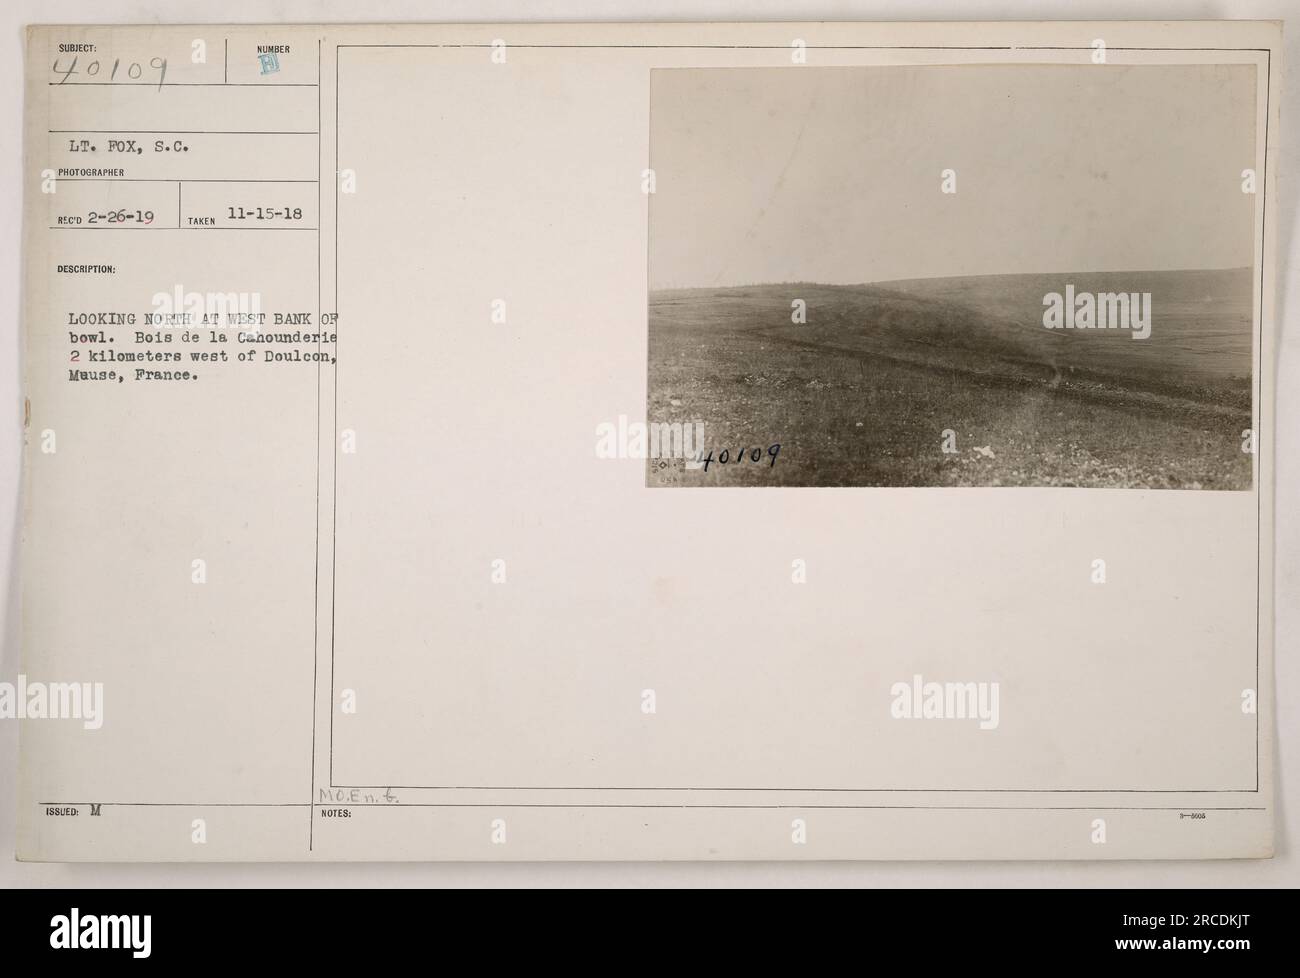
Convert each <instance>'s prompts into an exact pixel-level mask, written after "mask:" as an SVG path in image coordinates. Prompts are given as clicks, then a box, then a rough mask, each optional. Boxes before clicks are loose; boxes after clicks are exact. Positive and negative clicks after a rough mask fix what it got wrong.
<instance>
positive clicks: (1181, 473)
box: [647, 269, 1252, 489]
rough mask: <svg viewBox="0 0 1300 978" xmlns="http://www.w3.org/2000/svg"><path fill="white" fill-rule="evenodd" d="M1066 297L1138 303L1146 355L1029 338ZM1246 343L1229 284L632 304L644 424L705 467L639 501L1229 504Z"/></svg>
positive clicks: (1116, 284) (1244, 416)
mask: <svg viewBox="0 0 1300 978" xmlns="http://www.w3.org/2000/svg"><path fill="white" fill-rule="evenodd" d="M1067 282H1069V283H1073V284H1074V286H1075V288H1076V290H1078V291H1080V292H1082V291H1094V292H1102V291H1124V292H1150V293H1151V294H1152V307H1153V317H1152V319H1153V325H1152V331H1151V336H1150V337H1149V338H1148V339H1145V340H1136V339H1134V338H1133V337H1132V336H1131V335H1130V334H1129V332H1128V331H1127V330H1079V331H1076V330H1048V329H1045V328H1044V327H1043V325H1042V315H1043V296H1044V294H1045V293H1047V292H1052V291H1057V292H1062V291H1064V288H1065V285H1066V283H1067ZM795 299H802V300H803V301H804V302H806V303H807V322H806V323H805V324H796V323H793V322H792V321H791V302H792V301H793V300H795ZM1250 324H1251V273H1250V271H1249V270H1248V269H1233V270H1226V271H1218V270H1215V271H1188V272H1131V273H1119V272H1114V273H1081V274H1077V275H1069V274H1053V275H999V276H983V277H979V278H950V279H928V280H911V281H905V282H890V283H883V284H879V285H817V284H810V283H794V284H779V285H759V286H744V287H732V288H719V289H684V290H662V291H657V292H652V293H651V296H650V310H649V388H648V389H649V395H648V404H647V420H648V421H650V422H651V423H659V422H669V423H673V422H683V423H690V422H703V423H704V425H705V430H706V438H705V445H704V448H705V451H706V453H707V452H708V450H709V449H712V450H713V457H714V459H715V461H713V462H711V463H710V465H709V466H708V469H707V471H704V470H702V469H692V468H688V467H687V466H686V465H685V464H684V463H683V462H681V461H678V460H666V461H665V460H651V461H650V462H649V463H648V466H647V484H648V485H651V486H695V485H699V486H716V485H723V486H726V485H784V486H944V485H967V486H998V485H1011V486H1107V487H1139V488H1182V489H1245V488H1249V487H1250V484H1251V456H1250V455H1248V454H1246V453H1245V452H1243V451H1242V432H1243V430H1244V429H1247V428H1249V427H1250V424H1251V391H1252V384H1251V325H1250ZM945 430H951V431H952V432H954V433H955V436H956V438H955V447H956V449H957V451H955V452H948V453H946V452H944V451H943V450H942V449H943V432H944V431H945ZM776 443H779V444H780V445H781V449H780V453H779V456H778V459H777V462H776V464H775V465H774V466H771V465H769V464H768V462H767V460H766V459H765V460H764V461H761V462H758V463H754V462H751V461H748V458H749V456H748V455H747V456H746V459H747V460H746V461H745V462H736V461H735V460H734V458H735V455H736V452H737V449H739V448H742V447H745V448H755V447H761V448H763V449H764V451H765V452H766V449H767V448H768V447H769V446H770V445H772V444H776ZM722 449H728V463H727V464H719V463H718V462H717V461H716V460H717V458H718V457H719V454H720V452H721V450H722Z"/></svg>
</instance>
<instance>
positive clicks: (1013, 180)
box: [650, 65, 1257, 288]
mask: <svg viewBox="0 0 1300 978" xmlns="http://www.w3.org/2000/svg"><path fill="white" fill-rule="evenodd" d="M650 104H651V119H650V129H651V132H650V157H651V164H650V165H651V166H652V167H653V168H654V170H655V176H656V192H655V194H654V195H653V196H652V197H651V199H650V285H651V288H670V287H689V286H709V285H738V284H747V283H757V282H780V281H816V282H839V283H843V282H880V281H887V280H890V279H900V278H922V277H930V276H946V275H982V274H999V273H1010V272H1087V271H1123V270H1139V269H1141V270H1146V269H1181V268H1232V267H1239V266H1244V265H1249V264H1251V262H1252V256H1253V244H1252V236H1253V230H1252V228H1253V218H1252V213H1253V212H1252V206H1253V204H1254V203H1255V202H1256V200H1257V198H1255V197H1251V196H1249V195H1246V194H1243V193H1242V192H1241V171H1242V170H1243V169H1246V168H1247V167H1253V166H1255V165H1256V162H1255V160H1254V159H1253V151H1254V145H1255V69H1254V67H1253V66H1250V65H1196V66H1182V65H1177V66H1173V65H1171V66H1134V67H1128V66H1118V65H1105V66H1092V65H1081V66H1065V65H1033V66H1023V65H1014V66H1013V65H980V66H937V67H870V68H813V67H807V66H792V67H790V68H709V69H663V70H656V71H654V72H653V73H652V78H651V103H650ZM946 168H951V169H953V170H956V172H957V193H956V194H953V195H947V194H943V193H940V172H941V171H942V170H944V169H946Z"/></svg>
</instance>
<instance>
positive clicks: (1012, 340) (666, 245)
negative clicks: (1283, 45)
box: [646, 64, 1259, 490]
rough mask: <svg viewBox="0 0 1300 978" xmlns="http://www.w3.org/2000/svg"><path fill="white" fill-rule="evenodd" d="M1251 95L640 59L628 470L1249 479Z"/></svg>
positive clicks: (1158, 69)
mask: <svg viewBox="0 0 1300 978" xmlns="http://www.w3.org/2000/svg"><path fill="white" fill-rule="evenodd" d="M1257 84H1258V79H1257V77H1256V69H1255V66H1254V65H1241V64H1172V65H1128V66H1110V67H1109V68H1108V69H1107V70H1105V71H1098V70H1096V69H1095V68H1094V66H1093V65H1091V64H1071V65H1064V64H1055V65H1039V64H1032V65H1011V64H1001V65H924V66H908V67H882V66H850V67H843V66H841V67H805V68H802V69H800V70H790V69H786V68H704V69H664V70H658V71H655V72H653V77H652V79H651V101H650V154H651V161H652V162H651V168H652V171H653V175H654V180H655V187H654V193H653V195H652V196H651V197H650V229H649V237H650V241H649V286H650V293H649V343H648V355H649V369H648V395H647V406H646V407H647V422H648V428H649V433H650V434H651V435H652V436H657V437H656V438H655V441H656V442H657V444H653V445H651V446H650V448H651V451H650V452H649V454H650V458H649V461H648V463H647V484H648V485H651V486H674V487H680V486H688V487H689V486H1085V487H1114V488H1141V489H1238V490H1239V489H1249V488H1250V486H1251V484H1252V464H1251V461H1252V454H1251V450H1252V446H1251V444H1250V440H1251V427H1252V398H1253V391H1254V381H1253V370H1252V362H1253V358H1254V351H1253V344H1252V337H1253V329H1252V324H1253V309H1254V302H1255V290H1254V287H1255V283H1256V281H1257V279H1258V274H1257V272H1256V268H1255V266H1256V262H1255V246H1256V240H1255V228H1256V215H1257V208H1258V207H1259V196H1258V194H1257V193H1255V190H1256V182H1257V179H1258V177H1257V173H1256V169H1255V168H1256V161H1255V154H1256V150H1255V147H1256V131H1255V128H1256V85H1257ZM656 448H657V449H658V451H657V452H656V451H654V449H656Z"/></svg>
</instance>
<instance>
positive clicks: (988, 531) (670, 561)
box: [195, 59, 1285, 855]
mask: <svg viewBox="0 0 1300 978" xmlns="http://www.w3.org/2000/svg"><path fill="white" fill-rule="evenodd" d="M400 67H401V63H400V59H399V63H398V66H397V70H398V71H400ZM364 94H365V93H360V95H359V97H362V98H364ZM591 97H592V98H593V99H599V98H600V97H601V95H600V93H593V94H592V96H591ZM367 145H370V144H367ZM613 151H615V152H616V151H617V147H615V148H614V150H613ZM633 162H635V161H634V160H633ZM503 176H506V174H503ZM392 192H394V193H399V194H400V191H399V190H396V189H394V190H393V191H392ZM398 199H399V200H400V196H399V198H398ZM629 216H630V217H635V215H629ZM1284 220H1285V218H1284ZM464 230H466V231H468V230H470V229H468V228H467V229H464ZM578 244H581V242H578ZM521 247H523V246H521ZM443 257H444V258H445V260H446V261H447V262H448V263H453V264H454V262H455V260H456V256H455V255H454V254H449V255H444V256H443ZM254 260H255V256H254ZM409 272H410V270H407V274H409ZM394 274H399V272H398V271H395V272H394ZM605 287H608V288H610V289H611V294H616V293H617V291H618V290H633V291H636V290H641V289H643V288H644V282H643V281H633V280H629V281H628V282H625V283H620V282H617V281H615V282H612V283H608V285H607V286H605ZM370 298H371V299H372V301H373V298H374V297H373V296H370ZM565 299H571V295H568V294H563V295H559V296H557V297H556V300H555V301H557V302H559V301H562V300H565ZM588 301H591V302H593V303H599V301H600V300H599V296H590V297H588ZM343 304H344V298H343V297H342V296H341V297H340V308H341V309H342V308H343V307H344V305H343ZM602 308H603V306H602ZM629 308H631V307H630V304H629ZM629 314H630V313H629ZM392 315H394V316H400V315H402V310H398V309H395V310H392ZM600 340H601V337H593V345H592V349H591V356H592V357H593V362H594V358H596V357H598V356H602V355H603V356H605V357H609V356H617V355H619V353H620V351H619V349H618V348H617V347H618V344H616V343H611V346H610V348H609V349H608V350H605V351H602V350H601V349H600V348H599V342H600ZM624 352H625V351H624ZM543 353H544V351H541V350H537V351H532V350H530V351H528V353H527V356H528V357H530V358H538V359H540V357H541V356H542V355H543ZM360 366H361V368H362V369H364V367H365V363H364V361H363V362H362V363H361V364H360ZM375 366H376V367H389V368H391V367H392V366H393V365H392V364H388V365H383V364H376V365H375ZM398 366H400V365H398ZM444 380H446V381H448V382H452V381H454V377H447V378H444ZM466 383H467V385H468V380H467V381H466ZM471 389H472V385H469V386H467V388H466V390H464V391H460V392H458V396H461V397H467V396H469V391H470V390H471ZM313 394H314V392H313ZM341 396H344V397H346V395H341ZM313 399H314V398H313ZM344 403H345V404H347V403H348V402H347V401H346V400H345V401H344ZM357 410H358V411H361V410H364V405H363V404H359V405H358V407H357ZM503 410H510V409H509V408H508V407H507V408H503ZM605 413H610V412H609V411H608V410H606V411H605ZM602 416H603V415H602ZM247 423H248V424H253V425H255V424H256V423H257V419H256V418H253V417H250V418H249V419H247ZM448 434H449V436H450V437H451V443H450V444H449V445H448V447H447V450H448V451H449V452H450V453H451V454H455V453H456V452H457V450H460V451H462V452H463V451H464V450H465V449H466V448H468V447H469V444H468V443H467V444H462V445H457V443H456V441H455V438H456V437H457V433H456V432H454V431H453V432H449V433H448ZM461 434H462V435H463V434H464V433H461ZM266 450H267V452H268V453H269V454H268V460H269V459H270V458H271V457H272V456H273V455H274V453H276V452H278V451H283V450H291V449H288V446H279V447H277V446H275V445H268V446H267V447H266ZM275 457H280V458H283V457H284V456H283V455H278V456H275ZM633 476H635V473H633ZM214 477H215V474H214ZM482 477H484V478H487V477H488V476H487V475H483V476H482ZM197 481H198V482H200V483H201V482H202V481H203V480H202V479H199V480H197ZM631 484H635V480H634V479H633V481H632V483H631ZM345 486H346V482H345ZM449 490H451V491H455V492H461V493H466V494H467V496H466V500H465V502H466V503H468V502H470V501H471V500H472V493H473V491H474V482H473V478H470V479H466V480H463V481H459V482H453V483H452V484H451V485H450V486H449ZM218 498H219V497H218ZM1017 498H1018V500H1019V499H1023V497H1022V496H1020V495H1019V494H1017ZM216 501H217V500H216V499H215V498H214V499H213V500H210V501H209V502H214V503H215V502H216ZM195 502H196V505H203V504H204V502H205V501H204V500H203V499H202V498H201V497H199V498H196V500H195ZM741 504H744V501H743V499H742V500H741ZM665 505H668V503H665ZM678 505H680V504H678ZM1165 505H1166V504H1164V503H1163V502H1162V506H1165ZM382 517H383V513H382V512H374V511H372V512H371V513H370V514H369V515H366V514H359V515H358V516H357V518H359V519H360V518H364V519H369V520H382ZM599 518H600V517H599V514H595V516H594V519H596V520H597V521H598V520H599ZM907 518H908V514H907V512H906V510H905V509H902V508H900V510H899V511H898V512H891V513H889V514H887V515H886V516H885V517H884V519H882V523H883V524H885V525H888V526H894V527H897V526H906V522H905V521H906V520H907ZM1020 518H1023V513H1022V512H1020V511H1019V510H1018V508H1017V511H1016V512H1014V513H1012V512H1008V514H1006V515H1005V516H1003V517H1000V518H994V520H992V522H991V524H990V525H988V526H986V527H982V528H979V529H978V530H976V531H972V532H978V533H983V534H985V536H986V537H987V538H986V539H983V540H980V539H976V540H974V541H972V542H973V544H974V546H972V548H971V549H972V551H975V552H978V551H979V550H981V549H984V550H987V549H990V548H992V547H995V546H996V540H997V536H998V528H999V525H1002V526H1005V525H1006V524H1007V522H1009V521H1011V520H1013V519H1020ZM665 519H666V520H669V521H671V519H672V517H671V516H665ZM999 521H1001V523H1000V522H999ZM1177 524H1178V520H1177V519H1176V518H1173V517H1171V518H1170V523H1169V537H1168V540H1169V542H1170V545H1171V546H1172V544H1173V542H1174V541H1175V540H1176V538H1177V535H1178V533H1177ZM1150 525H1152V526H1153V527H1157V528H1158V526H1159V518H1158V517H1156V518H1154V521H1153V522H1151V524H1150ZM374 528H377V529H379V530H380V532H381V535H382V523H375V524H374ZM280 529H281V531H282V530H283V527H281V528H280ZM899 532H900V533H901V532H904V531H902V530H900V531H899ZM1232 536H1233V534H1232V532H1231V531H1229V532H1227V533H1226V535H1225V538H1224V544H1225V545H1228V544H1229V541H1230V539H1231V538H1232ZM388 542H389V543H390V544H391V543H393V542H394V541H393V540H389V541H388ZM652 542H653V541H650V540H647V541H644V542H637V541H635V540H627V541H624V543H626V545H628V546H629V547H631V548H633V549H634V550H635V551H637V552H645V550H646V549H647V547H648V544H650V543H652ZM340 546H348V542H347V541H346V540H342V541H341V544H340ZM1149 556H1150V555H1149V554H1148V557H1149ZM360 557H361V555H360V554H358V559H359V558H360ZM1166 557H1168V559H1169V560H1170V562H1171V565H1176V563H1177V562H1178V558H1177V557H1176V556H1173V555H1172V554H1166ZM662 559H663V560H665V561H666V564H665V567H666V576H669V577H671V575H672V574H673V573H674V572H675V571H679V570H680V568H681V565H682V563H683V554H682V553H681V552H680V551H679V550H676V549H673V550H672V552H670V553H665V554H664V555H663V556H662ZM977 572H978V562H977V563H976V565H973V566H972V567H970V568H967V569H965V571H964V573H965V575H966V576H975V575H976V573H977ZM1204 583H1205V586H1206V587H1207V588H1209V589H1210V590H1209V591H1207V594H1206V596H1205V598H1204V599H1203V600H1209V599H1210V597H1211V596H1212V594H1213V593H1214V589H1215V583H1214V582H1213V581H1212V580H1206V581H1205V582H1204ZM614 586H616V582H611V587H614ZM1229 587H1231V584H1230V583H1229V582H1222V583H1220V584H1219V585H1218V588H1219V589H1220V590H1222V589H1226V588H1229ZM688 590H689V589H688ZM841 600H843V598H841ZM970 600H971V601H973V602H975V603H976V604H978V600H979V599H978V598H977V597H972V598H970ZM363 604H364V602H363ZM355 610H356V611H357V612H364V611H365V610H366V609H365V608H364V607H358V608H357V609H355ZM246 733H247V735H248V736H249V738H250V741H249V742H250V744H252V743H256V742H257V740H258V737H259V733H258V731H257V730H256V728H255V727H251V728H249V729H247V730H246ZM261 736H264V734H262V735H261ZM195 749H199V748H198V747H197V745H196V748H195ZM1170 760H1171V763H1172V762H1175V761H1176V759H1174V758H1171V759H1170ZM1200 760H1201V762H1202V767H1201V770H1202V771H1203V772H1204V771H1205V770H1206V768H1205V766H1204V764H1205V758H1204V757H1202V758H1201V759H1200ZM1227 770H1228V766H1227V764H1226V758H1225V772H1226V771H1227ZM1211 773H1212V771H1211ZM385 777H388V775H386V776H385ZM198 786H200V785H198V784H196V787H198ZM273 789H274V784H271V785H268V786H267V788H266V790H268V791H272V790H273ZM268 797H269V795H268ZM395 854H396V853H395ZM953 854H954V855H955V854H956V853H953Z"/></svg>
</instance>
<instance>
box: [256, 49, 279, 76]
mask: <svg viewBox="0 0 1300 978" xmlns="http://www.w3.org/2000/svg"><path fill="white" fill-rule="evenodd" d="M257 63H258V65H260V66H261V68H262V74H264V75H271V74H274V73H275V72H277V71H279V70H280V56H279V55H278V54H259V55H258V56H257Z"/></svg>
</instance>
